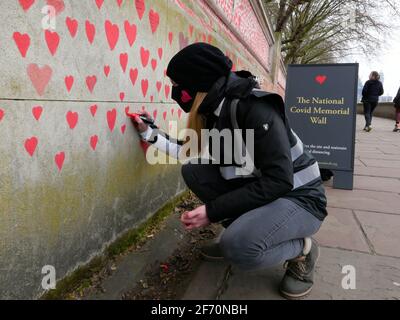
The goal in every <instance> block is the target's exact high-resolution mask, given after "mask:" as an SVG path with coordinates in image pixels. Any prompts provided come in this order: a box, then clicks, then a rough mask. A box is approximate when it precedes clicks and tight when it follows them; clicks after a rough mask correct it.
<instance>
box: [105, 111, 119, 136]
mask: <svg viewBox="0 0 400 320" xmlns="http://www.w3.org/2000/svg"><path fill="white" fill-rule="evenodd" d="M116 120H117V110H116V109H112V110H111V111H107V123H108V127H109V128H110V131H111V132H112V131H113V130H114V128H115V121H116Z"/></svg>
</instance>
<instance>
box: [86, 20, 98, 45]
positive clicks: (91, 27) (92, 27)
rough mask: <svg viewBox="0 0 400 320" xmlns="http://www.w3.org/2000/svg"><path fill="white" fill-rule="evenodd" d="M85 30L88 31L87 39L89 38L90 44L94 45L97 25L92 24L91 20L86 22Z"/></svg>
mask: <svg viewBox="0 0 400 320" xmlns="http://www.w3.org/2000/svg"><path fill="white" fill-rule="evenodd" d="M85 29H86V37H87V39H88V41H89V43H90V44H93V41H94V37H95V35H96V27H95V25H94V24H93V23H91V22H90V21H89V20H86V22H85Z"/></svg>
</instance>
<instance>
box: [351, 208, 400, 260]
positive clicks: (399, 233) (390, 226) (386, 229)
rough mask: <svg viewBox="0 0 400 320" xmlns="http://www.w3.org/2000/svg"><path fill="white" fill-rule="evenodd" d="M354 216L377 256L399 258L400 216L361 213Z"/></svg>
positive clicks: (358, 212) (357, 212)
mask: <svg viewBox="0 0 400 320" xmlns="http://www.w3.org/2000/svg"><path fill="white" fill-rule="evenodd" d="M356 216H357V218H358V220H359V221H360V223H361V225H362V227H363V229H364V231H365V233H366V234H367V237H368V239H369V241H370V242H371V243H372V245H373V247H374V249H375V251H376V252H377V253H378V254H381V255H385V256H393V257H399V258H400V216H395V215H390V214H379V213H372V212H362V211H356Z"/></svg>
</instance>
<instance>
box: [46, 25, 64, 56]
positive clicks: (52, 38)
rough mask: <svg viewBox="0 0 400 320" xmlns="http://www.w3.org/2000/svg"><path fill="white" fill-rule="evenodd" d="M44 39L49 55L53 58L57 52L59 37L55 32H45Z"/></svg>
mask: <svg viewBox="0 0 400 320" xmlns="http://www.w3.org/2000/svg"><path fill="white" fill-rule="evenodd" d="M45 39H46V43H47V47H48V48H49V51H50V53H51V55H52V56H54V55H55V54H56V52H57V49H58V45H59V44H60V36H59V35H58V33H57V32H52V31H50V30H46V31H45Z"/></svg>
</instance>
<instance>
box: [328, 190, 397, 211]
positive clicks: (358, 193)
mask: <svg viewBox="0 0 400 320" xmlns="http://www.w3.org/2000/svg"><path fill="white" fill-rule="evenodd" d="M326 192H327V198H328V206H329V207H333V208H344V209H354V210H362V211H376V212H382V213H393V214H399V215H400V205H399V204H400V195H399V194H395V193H388V192H378V191H368V190H352V191H349V190H339V189H333V188H330V187H326Z"/></svg>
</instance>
